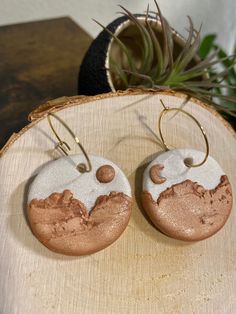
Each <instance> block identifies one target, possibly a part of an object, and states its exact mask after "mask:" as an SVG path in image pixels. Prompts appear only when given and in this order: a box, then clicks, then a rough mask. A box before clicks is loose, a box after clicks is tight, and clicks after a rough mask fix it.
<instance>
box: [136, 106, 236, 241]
mask: <svg viewBox="0 0 236 314" xmlns="http://www.w3.org/2000/svg"><path fill="white" fill-rule="evenodd" d="M161 103H162V105H163V107H164V109H163V111H162V112H161V114H160V117H159V121H158V126H159V133H160V137H161V140H162V143H163V145H164V147H165V149H166V152H164V153H163V154H161V155H159V156H158V157H157V158H155V159H154V160H153V161H152V162H151V163H150V164H149V165H148V167H147V168H146V169H145V171H144V175H143V192H142V195H141V199H142V205H143V207H144V209H145V211H146V212H147V214H148V216H149V217H150V219H151V220H152V222H153V224H154V225H155V226H156V227H157V228H158V229H159V230H160V231H162V232H163V233H164V234H166V235H168V236H170V237H172V238H175V239H179V240H184V241H198V240H203V239H205V238H208V237H210V236H212V235H213V234H215V233H216V232H217V231H218V230H219V229H221V228H222V227H223V226H224V224H225V223H226V221H227V219H228V217H229V214H230V212H231V209H232V201H233V200H232V190H231V185H230V183H229V180H228V177H227V176H226V175H225V173H224V171H223V170H222V168H221V167H220V166H219V164H218V163H217V162H216V161H215V160H214V159H213V158H212V157H210V156H209V144H208V139H207V136H206V133H205V131H204V129H203V127H202V126H201V124H200V123H199V122H198V121H197V119H196V118H195V117H193V116H192V115H191V114H190V113H188V112H187V111H185V110H183V109H181V108H168V107H166V106H165V105H164V103H163V102H162V101H161ZM173 111H175V112H182V113H183V114H185V115H187V116H188V117H189V118H191V119H192V120H193V121H194V122H195V123H196V124H197V125H198V127H199V128H200V130H201V132H202V134H203V136H204V139H205V143H206V152H205V153H203V152H200V151H198V150H195V149H187V148H185V149H173V150H171V149H169V148H168V146H167V144H166V142H165V140H164V137H163V134H162V119H163V117H164V116H165V115H166V114H167V113H169V112H173Z"/></svg>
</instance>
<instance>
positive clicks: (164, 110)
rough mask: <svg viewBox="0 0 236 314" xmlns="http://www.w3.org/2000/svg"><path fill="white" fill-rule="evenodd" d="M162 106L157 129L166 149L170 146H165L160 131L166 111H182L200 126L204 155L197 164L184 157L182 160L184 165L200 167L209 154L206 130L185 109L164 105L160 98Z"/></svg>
mask: <svg viewBox="0 0 236 314" xmlns="http://www.w3.org/2000/svg"><path fill="white" fill-rule="evenodd" d="M160 102H161V104H162V106H163V107H164V109H163V110H162V111H161V113H160V116H159V119H158V129H159V134H160V137H161V141H162V143H163V145H164V147H165V149H166V150H170V148H169V147H168V146H167V144H166V142H165V140H164V137H163V133H162V124H161V122H162V118H163V117H164V115H165V114H167V113H168V112H173V111H178V112H182V113H183V114H185V115H187V116H188V117H190V118H191V119H192V120H193V121H194V122H195V123H196V124H197V126H198V127H199V128H200V130H201V132H202V135H203V137H204V140H205V144H206V153H205V157H204V159H203V160H202V161H201V162H200V163H198V164H193V163H191V162H190V161H189V159H186V160H184V162H185V165H186V166H187V167H200V166H202V165H203V164H204V163H205V162H206V161H207V158H208V156H209V143H208V139H207V135H206V132H205V130H204V129H203V127H202V125H201V124H200V123H199V121H198V120H197V119H196V118H195V117H194V116H193V115H191V114H190V113H188V112H187V111H185V110H183V109H181V108H169V107H166V106H165V105H164V103H163V101H162V100H160Z"/></svg>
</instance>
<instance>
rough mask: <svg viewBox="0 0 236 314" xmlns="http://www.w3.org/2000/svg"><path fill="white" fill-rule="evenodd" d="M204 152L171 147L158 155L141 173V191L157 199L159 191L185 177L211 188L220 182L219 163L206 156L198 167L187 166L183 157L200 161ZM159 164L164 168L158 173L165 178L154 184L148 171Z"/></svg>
mask: <svg viewBox="0 0 236 314" xmlns="http://www.w3.org/2000/svg"><path fill="white" fill-rule="evenodd" d="M204 157H205V153H203V152H200V151H198V150H195V149H188V148H186V149H173V150H170V151H167V152H164V153H163V154H161V155H159V156H158V157H157V158H156V159H154V160H153V161H152V162H151V163H150V164H149V165H148V167H147V168H146V169H145V172H144V175H143V191H148V192H149V193H151V195H152V198H153V199H154V200H157V199H158V197H159V195H160V193H161V192H163V191H164V190H166V189H167V188H168V187H171V186H172V185H173V184H177V183H180V182H183V181H185V180H187V179H189V180H191V181H193V182H197V183H198V184H200V185H202V186H203V187H204V188H205V189H213V188H215V187H216V186H217V185H218V184H219V183H220V177H221V176H222V175H224V172H223V170H222V169H221V167H220V166H219V164H218V163H217V162H216V161H215V160H214V159H213V158H212V157H210V156H209V157H208V158H207V161H206V162H205V163H204V164H203V165H202V166H200V167H196V168H194V167H192V168H191V167H187V166H186V165H185V164H184V159H186V158H192V159H193V163H199V162H201V161H202V160H203V159H204ZM156 164H160V165H163V166H164V169H163V170H161V171H160V175H161V176H162V177H165V178H166V181H165V182H164V183H162V184H155V183H153V181H152V180H151V178H150V175H149V171H150V168H151V167H152V166H153V165H156Z"/></svg>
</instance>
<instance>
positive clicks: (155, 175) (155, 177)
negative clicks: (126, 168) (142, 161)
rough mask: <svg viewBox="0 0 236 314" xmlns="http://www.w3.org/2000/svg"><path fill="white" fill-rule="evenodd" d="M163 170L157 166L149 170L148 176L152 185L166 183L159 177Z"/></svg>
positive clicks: (161, 166) (160, 166) (162, 167)
mask: <svg viewBox="0 0 236 314" xmlns="http://www.w3.org/2000/svg"><path fill="white" fill-rule="evenodd" d="M163 169H164V166H163V165H160V164H157V165H153V166H152V167H151V168H150V171H149V175H150V178H151V180H152V182H153V183H155V184H162V183H164V182H165V181H166V178H164V177H162V176H161V175H160V171H161V170H163Z"/></svg>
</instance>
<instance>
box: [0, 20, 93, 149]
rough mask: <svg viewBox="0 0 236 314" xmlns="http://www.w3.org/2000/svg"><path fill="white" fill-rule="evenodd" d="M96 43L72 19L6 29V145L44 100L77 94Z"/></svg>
mask: <svg viewBox="0 0 236 314" xmlns="http://www.w3.org/2000/svg"><path fill="white" fill-rule="evenodd" d="M90 42H91V37H90V36H89V35H88V34H87V33H86V32H85V31H84V30H83V29H82V28H80V27H79V26H78V25H77V24H76V23H75V22H74V21H72V20H71V18H69V17H64V18H58V19H51V20H46V21H39V22H32V23H23V24H17V25H10V26H3V27H0V47H1V49H0V125H1V127H0V147H1V146H3V144H4V143H5V142H6V141H7V139H8V138H9V137H10V135H11V134H12V133H13V132H17V131H19V130H20V129H21V128H22V127H23V126H25V125H26V124H27V123H28V121H27V116H28V114H29V113H30V112H31V111H32V110H33V109H34V108H35V107H36V106H38V105H39V104H40V103H43V102H45V101H46V100H48V99H52V98H56V97H60V96H64V95H69V96H71V95H76V94H77V79H78V72H79V66H80V63H81V61H82V58H83V56H84V54H85V52H86V50H87V49H88V46H89V45H90Z"/></svg>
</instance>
